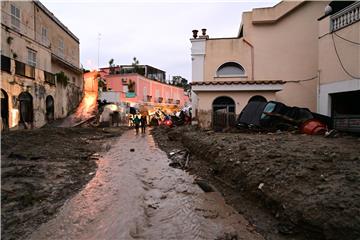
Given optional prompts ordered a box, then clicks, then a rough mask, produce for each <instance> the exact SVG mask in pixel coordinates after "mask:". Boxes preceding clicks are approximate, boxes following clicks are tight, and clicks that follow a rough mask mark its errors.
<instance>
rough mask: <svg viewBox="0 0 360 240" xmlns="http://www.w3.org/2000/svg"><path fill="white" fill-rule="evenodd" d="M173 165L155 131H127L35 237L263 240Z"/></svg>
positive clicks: (214, 194)
mask: <svg viewBox="0 0 360 240" xmlns="http://www.w3.org/2000/svg"><path fill="white" fill-rule="evenodd" d="M131 148H134V149H135V151H134V152H130V149H131ZM168 163H169V160H168V159H167V156H166V154H165V153H164V152H162V151H161V150H160V149H158V148H157V147H156V146H155V143H154V141H153V138H152V137H151V136H150V135H135V133H134V132H133V131H128V132H126V133H124V134H123V135H122V136H121V137H120V138H119V139H118V140H116V143H114V144H113V147H112V148H111V149H110V151H109V152H107V153H106V154H104V156H103V157H102V158H101V159H100V160H99V161H98V164H99V168H98V171H97V173H96V175H95V177H94V178H93V179H92V180H91V181H90V182H89V183H88V184H87V186H86V187H85V188H84V189H83V190H82V191H81V192H79V193H78V194H77V195H76V196H75V197H73V198H72V199H70V200H69V201H67V202H66V203H65V205H64V206H63V207H62V208H61V210H60V212H59V213H58V214H57V216H56V217H55V218H54V219H52V220H50V221H49V222H48V223H46V224H43V225H42V226H40V228H39V229H38V230H37V231H35V232H34V233H33V234H32V236H31V239H36V240H38V239H48V238H50V237H51V239H156V240H158V239H186V240H188V239H232V238H231V237H232V236H233V237H235V236H236V237H237V238H233V239H255V240H256V239H262V238H261V236H260V235H258V234H257V233H255V232H254V231H253V228H252V227H251V226H249V224H248V222H247V221H246V220H245V219H244V218H243V217H242V216H241V215H239V214H237V213H236V212H235V211H234V210H233V209H232V208H231V207H229V206H227V205H226V204H225V202H224V200H223V198H222V196H221V195H220V194H219V193H216V192H213V193H204V192H202V190H200V188H199V187H198V186H197V185H195V184H193V180H194V179H193V178H192V177H191V176H189V175H188V174H187V173H186V172H183V171H181V170H179V169H174V168H171V167H169V166H168Z"/></svg>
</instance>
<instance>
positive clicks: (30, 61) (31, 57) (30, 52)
mask: <svg viewBox="0 0 360 240" xmlns="http://www.w3.org/2000/svg"><path fill="white" fill-rule="evenodd" d="M28 64H29V65H30V66H33V67H36V52H35V51H34V50H32V49H28Z"/></svg>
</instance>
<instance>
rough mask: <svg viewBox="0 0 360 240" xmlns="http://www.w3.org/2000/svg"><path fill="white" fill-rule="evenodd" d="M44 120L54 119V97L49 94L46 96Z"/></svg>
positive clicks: (50, 120)
mask: <svg viewBox="0 0 360 240" xmlns="http://www.w3.org/2000/svg"><path fill="white" fill-rule="evenodd" d="M46 121H47V122H52V121H54V98H53V97H52V96H50V95H49V96H47V97H46Z"/></svg>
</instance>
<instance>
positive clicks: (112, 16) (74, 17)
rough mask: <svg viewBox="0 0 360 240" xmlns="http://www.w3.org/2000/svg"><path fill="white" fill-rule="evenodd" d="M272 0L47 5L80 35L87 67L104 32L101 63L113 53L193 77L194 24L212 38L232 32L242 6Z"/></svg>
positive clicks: (124, 61) (117, 59) (126, 60)
mask: <svg viewBox="0 0 360 240" xmlns="http://www.w3.org/2000/svg"><path fill="white" fill-rule="evenodd" d="M274 3H275V2H266V3H260V2H232V3H231V2H225V3H224V2H216V1H212V0H204V1H202V0H197V1H196V2H195V3H194V2H190V1H185V0H182V2H175V3H174V2H171V3H170V2H168V1H137V0H135V1H131V2H130V1H121V0H118V1H101V2H100V1H81V0H80V1H79V0H77V1H76V2H73V1H60V2H56V1H55V2H54V1H51V2H48V1H44V5H45V6H46V7H47V8H48V9H49V10H50V11H52V12H53V13H54V14H55V16H57V17H58V18H59V20H60V21H62V22H63V23H64V24H65V25H66V26H67V27H68V28H69V29H70V30H71V31H72V32H73V33H74V34H75V35H76V36H77V37H78V38H79V39H80V59H81V63H82V64H83V65H84V67H88V68H90V67H94V66H93V65H94V64H95V66H97V61H98V60H97V59H98V47H99V39H98V33H101V38H100V51H99V53H100V54H99V59H100V66H107V65H108V61H109V59H110V58H114V60H115V64H131V62H132V58H133V57H134V56H136V57H137V58H138V59H139V60H140V63H141V64H148V65H152V66H154V67H158V68H160V69H163V70H165V71H166V72H167V73H168V74H169V75H182V76H184V77H185V78H187V79H189V80H190V79H191V60H190V47H191V44H190V41H189V39H190V37H191V36H192V33H191V31H192V30H193V29H201V28H207V29H208V34H209V35H210V37H234V36H236V35H237V33H238V28H239V26H240V20H241V13H242V12H243V11H248V10H251V9H252V8H254V7H264V6H271V5H274ZM89 64H92V66H90V65H89Z"/></svg>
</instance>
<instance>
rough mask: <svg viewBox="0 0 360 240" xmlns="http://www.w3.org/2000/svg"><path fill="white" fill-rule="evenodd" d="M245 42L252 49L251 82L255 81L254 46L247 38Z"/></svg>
mask: <svg viewBox="0 0 360 240" xmlns="http://www.w3.org/2000/svg"><path fill="white" fill-rule="evenodd" d="M243 41H244V42H245V43H246V44H247V45H249V46H250V47H251V80H254V46H253V45H252V44H251V43H250V42H248V41H247V40H246V39H245V38H243Z"/></svg>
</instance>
